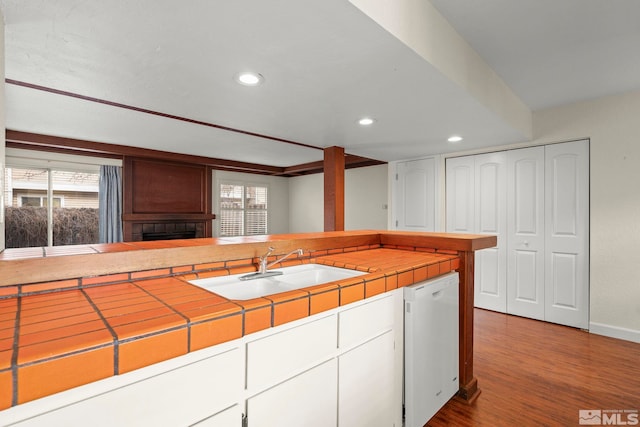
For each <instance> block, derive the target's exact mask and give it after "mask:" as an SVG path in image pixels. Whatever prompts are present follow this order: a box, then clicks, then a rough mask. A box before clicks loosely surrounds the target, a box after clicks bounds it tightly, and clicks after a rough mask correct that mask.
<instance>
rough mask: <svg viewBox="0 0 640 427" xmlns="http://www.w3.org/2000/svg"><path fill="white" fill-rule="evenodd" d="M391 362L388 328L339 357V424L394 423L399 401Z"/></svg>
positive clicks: (381, 426) (372, 426)
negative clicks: (395, 393) (396, 396)
mask: <svg viewBox="0 0 640 427" xmlns="http://www.w3.org/2000/svg"><path fill="white" fill-rule="evenodd" d="M393 365H394V337H393V331H391V330H389V331H387V332H385V333H384V334H382V335H379V336H377V337H376V338H373V339H372V340H370V341H368V342H366V343H364V344H362V345H360V346H358V347H356V348H354V349H352V350H350V351H348V352H346V353H345V354H343V355H341V356H340V357H339V358H338V372H339V375H338V397H339V404H338V426H340V427H377V426H379V427H392V426H393V425H394V413H395V412H396V411H397V410H398V406H397V405H398V402H397V399H394V371H393V369H390V367H393ZM394 405H395V407H394Z"/></svg>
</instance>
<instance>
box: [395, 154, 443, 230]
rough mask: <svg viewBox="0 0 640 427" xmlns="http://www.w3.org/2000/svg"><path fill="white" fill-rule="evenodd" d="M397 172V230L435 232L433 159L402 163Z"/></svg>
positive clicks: (399, 164) (434, 174)
mask: <svg viewBox="0 0 640 427" xmlns="http://www.w3.org/2000/svg"><path fill="white" fill-rule="evenodd" d="M396 171H397V174H396V192H395V194H396V206H395V210H396V229H398V230H409V231H435V229H436V162H435V159H434V158H429V159H420V160H412V161H409V162H401V163H398V165H397V169H396Z"/></svg>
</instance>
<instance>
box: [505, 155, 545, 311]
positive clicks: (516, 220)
mask: <svg viewBox="0 0 640 427" xmlns="http://www.w3.org/2000/svg"><path fill="white" fill-rule="evenodd" d="M507 163H508V169H507V178H508V183H507V197H508V200H509V201H508V202H507V209H508V211H507V225H508V237H507V246H508V255H507V262H508V265H509V268H508V269H507V313H511V314H516V315H519V316H524V317H530V318H533V319H540V320H544V308H545V303H544V298H545V297H544V261H545V260H544V238H545V233H544V220H545V218H544V201H545V199H544V147H533V148H524V149H520V150H513V151H509V152H508V154H507Z"/></svg>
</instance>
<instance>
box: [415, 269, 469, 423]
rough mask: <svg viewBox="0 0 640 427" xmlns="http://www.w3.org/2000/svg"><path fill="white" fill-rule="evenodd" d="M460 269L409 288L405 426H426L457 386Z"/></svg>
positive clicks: (455, 390)
mask: <svg viewBox="0 0 640 427" xmlns="http://www.w3.org/2000/svg"><path fill="white" fill-rule="evenodd" d="M458 298H459V297H458V273H455V272H454V273H450V274H447V275H444V276H441V277H438V278H435V279H432V280H429V281H426V282H421V283H418V284H416V285H413V286H409V287H406V288H404V300H405V301H404V306H405V307H404V323H405V325H404V334H405V337H404V346H405V350H404V370H405V373H404V384H405V385H404V390H405V392H404V400H405V427H422V426H424V425H425V424H426V423H427V421H429V419H431V417H433V416H434V415H435V414H436V412H438V410H439V409H440V408H441V407H442V406H444V404H445V403H447V401H448V400H449V399H450V398H451V397H452V396H453V395H454V394H455V393H456V392H457V391H458V388H459V385H458V383H459V381H458V358H459V355H458V345H459V344H458V334H459V331H458Z"/></svg>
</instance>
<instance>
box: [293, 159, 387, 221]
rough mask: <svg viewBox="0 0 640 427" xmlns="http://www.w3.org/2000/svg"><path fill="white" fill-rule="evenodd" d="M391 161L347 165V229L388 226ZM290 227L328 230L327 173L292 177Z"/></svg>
mask: <svg viewBox="0 0 640 427" xmlns="http://www.w3.org/2000/svg"><path fill="white" fill-rule="evenodd" d="M387 179H388V178H387V165H378V166H369V167H364V168H356V169H347V170H346V171H345V176H344V181H345V183H344V186H345V189H344V193H345V206H344V210H345V214H344V216H345V219H344V221H345V224H344V225H345V229H346V230H364V229H376V230H385V229H386V228H387V210H386V209H384V206H386V204H387V203H388V202H387V197H388V196H387V194H388V188H387ZM289 180H290V182H289V205H290V208H289V219H290V221H289V223H290V228H289V231H290V232H291V233H304V232H315V231H323V230H324V175H323V174H321V173H318V174H313V175H304V176H299V177H294V178H289Z"/></svg>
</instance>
